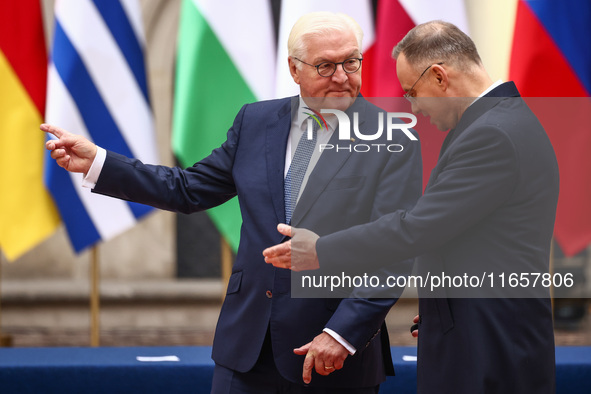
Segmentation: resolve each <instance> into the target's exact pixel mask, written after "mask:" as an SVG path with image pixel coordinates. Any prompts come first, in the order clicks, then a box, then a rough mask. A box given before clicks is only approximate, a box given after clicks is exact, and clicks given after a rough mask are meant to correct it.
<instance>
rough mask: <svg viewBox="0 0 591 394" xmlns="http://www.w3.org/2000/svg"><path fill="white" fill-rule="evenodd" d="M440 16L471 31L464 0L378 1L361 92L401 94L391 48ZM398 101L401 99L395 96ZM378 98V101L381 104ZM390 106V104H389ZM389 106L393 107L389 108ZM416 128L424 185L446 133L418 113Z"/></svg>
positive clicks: (389, 94) (397, 103)
mask: <svg viewBox="0 0 591 394" xmlns="http://www.w3.org/2000/svg"><path fill="white" fill-rule="evenodd" d="M435 19H440V20H444V21H446V22H450V23H453V24H454V25H456V26H458V27H459V28H460V29H461V30H462V31H463V32H464V33H466V34H468V33H469V29H468V18H467V14H466V10H465V7H464V1H463V0H448V1H446V2H445V6H444V7H443V6H441V1H439V0H379V1H378V5H377V21H376V39H375V42H374V44H373V45H372V46H371V47H370V48H369V50H368V51H366V52H365V53H364V56H363V57H364V64H363V86H362V89H361V92H362V93H363V95H364V96H366V97H396V98H398V97H402V95H403V94H404V91H403V90H402V88H401V87H400V82H398V78H397V76H396V62H395V60H394V59H392V49H394V46H396V44H398V42H399V41H400V40H402V39H403V38H404V36H405V35H406V33H408V31H409V30H411V29H412V28H413V27H415V26H416V25H419V24H421V23H425V22H428V21H431V20H435ZM396 101H398V100H396ZM379 103H380V102H379V101H377V102H376V104H378V105H379ZM393 105H396V106H399V107H401V108H406V112H409V110H410V106H408V105H405V104H404V103H402V99H400V101H399V102H396V103H393ZM386 109H388V108H386ZM388 110H393V108H392V109H388ZM418 119H419V123H418V126H417V127H416V130H417V132H418V134H419V139H420V140H421V154H422V157H423V186H426V185H427V181H428V180H429V175H430V174H431V170H432V169H433V167H435V164H436V163H437V159H438V157H439V150H440V148H441V144H442V143H443V140H444V139H445V134H444V133H442V132H440V131H439V130H437V128H435V126H433V125H431V124H430V122H429V120H427V119H425V118H424V117H422V116H421V115H418Z"/></svg>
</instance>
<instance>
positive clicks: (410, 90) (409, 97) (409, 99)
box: [402, 62, 443, 102]
mask: <svg viewBox="0 0 591 394" xmlns="http://www.w3.org/2000/svg"><path fill="white" fill-rule="evenodd" d="M435 64H436V65H438V66H441V65H442V64H443V62H439V63H435ZM433 66H434V64H431V65H430V66H429V67H427V68H426V69H425V71H423V72H422V73H421V75H420V76H419V78H418V79H417V80H416V81H415V83H413V84H412V86H411V87H410V89H408V91H407V92H406V93H404V95H403V96H402V97H404V98H405V99H407V100H408V101H410V102H412V100H413V99H414V97H413V96H411V95H410V94H411V92H412V90H413V89H414V87H415V85H416V84H417V83H418V82H419V81H420V80H421V78H423V75H425V73H426V72H427V70H429V69H430V68H431V67H433Z"/></svg>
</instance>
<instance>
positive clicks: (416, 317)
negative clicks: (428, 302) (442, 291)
mask: <svg viewBox="0 0 591 394" xmlns="http://www.w3.org/2000/svg"><path fill="white" fill-rule="evenodd" d="M412 322H413V323H418V322H419V315H416V316H415V317H414V319H412Z"/></svg>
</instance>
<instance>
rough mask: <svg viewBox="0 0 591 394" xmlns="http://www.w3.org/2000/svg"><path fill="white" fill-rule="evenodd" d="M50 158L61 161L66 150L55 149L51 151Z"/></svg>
mask: <svg viewBox="0 0 591 394" xmlns="http://www.w3.org/2000/svg"><path fill="white" fill-rule="evenodd" d="M50 156H51V158H52V159H54V160H58V159H62V158H64V157H65V156H66V150H65V149H55V150H53V151H51V153H50Z"/></svg>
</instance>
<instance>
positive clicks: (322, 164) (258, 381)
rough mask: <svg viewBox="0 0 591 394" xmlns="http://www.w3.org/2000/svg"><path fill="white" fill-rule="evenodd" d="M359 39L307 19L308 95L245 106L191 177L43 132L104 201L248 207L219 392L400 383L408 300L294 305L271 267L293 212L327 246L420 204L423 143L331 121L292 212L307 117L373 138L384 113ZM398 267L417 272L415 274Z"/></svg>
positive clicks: (317, 16)
mask: <svg viewBox="0 0 591 394" xmlns="http://www.w3.org/2000/svg"><path fill="white" fill-rule="evenodd" d="M361 38H362V32H361V29H360V28H359V26H358V25H357V23H356V22H355V21H353V20H352V19H351V18H349V17H347V16H345V15H342V14H330V13H314V14H309V15H307V16H304V17H302V18H301V19H300V20H299V21H298V22H297V23H296V25H295V26H294V28H293V30H292V33H291V35H290V39H289V44H288V46H289V54H290V57H289V67H290V71H291V74H292V76H293V79H294V81H295V82H296V83H297V84H299V86H300V92H301V95H300V97H295V98H286V99H279V100H270V101H264V102H259V103H254V104H247V105H245V106H244V107H243V108H242V109H241V110H240V112H239V113H238V115H237V116H236V118H235V120H234V124H233V126H232V127H231V128H230V130H229V131H228V135H227V140H226V142H225V143H224V144H223V145H222V146H221V147H220V148H218V149H215V150H214V151H213V152H212V153H211V155H210V156H208V157H206V158H205V159H203V160H202V161H200V162H198V163H196V164H195V165H194V166H193V167H190V168H187V169H184V170H183V169H180V168H169V167H164V166H153V165H146V164H143V163H141V162H139V161H137V160H131V159H129V158H127V157H124V156H121V155H118V154H116V153H114V152H105V151H104V150H102V149H100V148H97V147H96V146H95V145H94V144H92V143H91V142H89V141H87V140H85V139H83V138H82V137H80V136H76V135H73V134H70V133H68V132H66V131H65V130H61V129H59V128H58V127H54V126H49V125H42V127H41V128H42V130H44V131H47V132H49V133H52V134H54V135H55V136H56V137H58V140H57V141H56V140H50V141H48V142H47V149H49V150H51V151H52V153H51V156H52V157H53V158H54V159H56V160H57V162H58V164H60V165H61V166H62V167H64V168H65V169H67V170H68V171H74V172H82V173H85V174H87V175H86V182H87V183H89V184H90V186H91V187H93V192H96V193H101V194H105V195H109V196H113V197H117V198H122V199H127V200H131V201H136V202H140V203H145V204H149V205H153V206H155V207H159V208H162V209H167V210H172V211H177V212H184V213H191V212H196V211H201V210H205V209H208V208H211V207H214V206H216V205H219V204H222V203H224V202H225V201H227V200H229V199H230V198H233V197H234V196H238V199H239V202H240V207H241V213H242V219H243V225H242V230H241V240H240V245H239V248H238V252H237V255H236V262H235V264H234V267H233V270H232V275H231V277H230V280H229V284H228V290H227V295H226V297H225V301H224V304H223V306H222V310H221V313H220V317H219V320H218V325H217V329H216V334H215V339H214V344H213V354H212V357H213V359H214V361H215V362H216V367H215V372H214V379H213V389H212V391H213V392H215V393H222V392H223V393H226V392H231V393H257V394H262V393H276V392H290V393H291V392H294V393H298V392H304V391H305V392H322V393H325V392H326V393H377V391H378V389H379V384H380V383H381V382H383V381H384V379H385V376H386V374H388V373H392V372H393V367H392V360H391V356H390V350H389V341H388V337H387V332H386V329H385V325H384V318H385V316H386V314H387V312H388V311H389V309H390V307H391V306H392V305H393V304H394V302H395V301H396V297H393V298H390V299H362V298H349V299H342V300H341V299H332V298H326V299H318V298H292V297H291V291H290V288H291V281H290V276H291V272H290V271H289V270H286V269H277V268H274V267H272V266H270V265H268V264H265V262H264V259H263V256H262V251H263V249H264V248H266V247H269V246H271V245H274V244H276V243H278V242H280V241H281V240H282V236H281V235H280V234H278V233H277V231H276V227H277V224H278V223H282V222H286V216H287V217H289V216H290V215H292V213H293V216H292V219H291V222H292V223H294V224H295V225H301V226H306V227H309V228H312V229H314V230H315V231H316V232H318V233H319V234H329V233H332V232H335V231H338V230H341V229H344V228H347V227H350V226H353V225H356V224H361V223H366V222H369V221H371V220H375V219H377V218H378V217H380V216H382V215H384V214H386V213H388V212H393V211H394V210H396V209H399V208H405V209H409V208H410V207H412V205H413V204H414V203H415V202H416V199H417V198H418V197H419V195H420V193H421V183H422V182H421V175H420V174H421V160H420V146H419V144H418V142H417V141H411V140H410V139H409V138H408V137H407V136H406V135H405V134H404V133H398V134H396V133H395V134H394V135H393V137H392V139H391V140H390V141H388V140H387V139H386V136H385V134H386V133H384V137H381V138H380V139H378V140H376V141H372V142H373V143H376V144H378V143H379V144H382V146H386V144H390V145H392V144H399V145H400V146H401V147H403V149H402V150H400V149H399V148H397V149H393V151H396V152H393V151H388V150H387V149H385V148H384V147H383V148H382V149H381V150H380V151H377V152H375V151H374V152H363V153H358V152H356V151H355V141H354V139H347V140H342V139H339V132H338V130H336V129H338V126H337V123H338V122H337V119H336V118H331V117H329V116H325V118H326V119H325V120H326V123H324V122H320V123H321V124H322V125H323V128H322V129H321V130H319V131H317V132H316V133H317V140H318V141H317V146H316V148H315V149H314V151H313V154H312V157H311V158H310V164H309V165H308V167H309V168H308V169H307V170H306V171H305V172H303V173H302V174H301V176H302V177H303V184H302V185H301V192H300V193H297V192H295V193H294V194H295V197H296V198H297V195H298V194H300V197H299V199H298V200H297V205H296V206H295V210H294V211H293V212H286V205H288V204H286V199H288V198H289V197H287V194H286V191H285V188H284V186H285V185H288V186H294V185H295V181H284V179H285V178H286V177H291V176H292V175H291V174H290V172H289V171H291V170H289V169H290V167H292V166H291V162H296V161H298V162H299V160H296V157H298V153H297V150H298V149H299V147H298V145H299V140H300V136H301V135H303V134H304V135H305V134H306V133H307V131H308V125H309V124H311V123H315V121H310V120H309V119H307V118H308V115H306V114H305V113H313V112H314V111H316V113H319V111H320V110H321V109H327V108H330V109H338V110H341V111H345V112H346V113H347V114H348V115H350V119H353V118H354V113H357V114H359V115H360V120H359V130H362V131H365V133H366V134H367V135H369V134H373V133H375V130H377V129H378V128H379V125H378V121H379V118H380V116H384V115H385V114H384V113H383V111H381V110H380V109H379V108H377V107H376V106H374V105H372V104H370V103H369V102H367V101H365V100H364V99H363V98H362V97H361V96H359V89H360V86H361V69H360V67H361V58H362V55H361V52H360V48H361ZM320 115H322V114H320ZM317 120H322V119H320V118H317ZM312 133H313V132H312ZM304 137H305V136H304ZM320 146H322V147H323V148H324V149H322V150H321V149H319V147H320ZM329 146H333V147H337V146H338V148H339V149H336V148H334V149H329V148H328V147H329ZM367 146H369V145H367ZM397 146H398V145H397ZM358 150H359V149H358ZM312 167H313V169H312ZM97 173H98V176H97V175H96V174H97ZM284 184H285V185H284ZM293 188H294V187H292V189H293ZM292 192H293V190H292ZM359 263H360V264H361V263H364V260H360V261H359ZM397 269H398V270H399V272H400V273H403V274H404V273H408V272H409V269H410V267H409V263H408V262H407V263H406V265H405V266H404V267H402V268H397ZM398 295H399V294H398ZM304 344H306V345H305V346H302V345H304ZM296 348H299V349H296ZM294 349H295V350H294ZM304 356H305V358H304ZM302 370H303V372H302ZM313 370H314V371H316V373H317V375H315V376H314V378H313V379H312V376H311V374H312V371H313ZM302 376H303V380H304V382H302ZM304 383H306V384H309V386H308V387H305V386H304Z"/></svg>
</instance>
